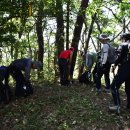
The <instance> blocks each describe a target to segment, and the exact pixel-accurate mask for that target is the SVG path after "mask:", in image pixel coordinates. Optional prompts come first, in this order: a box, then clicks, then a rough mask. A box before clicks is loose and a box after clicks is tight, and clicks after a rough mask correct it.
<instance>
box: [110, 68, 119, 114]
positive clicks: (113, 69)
mask: <svg viewBox="0 0 130 130" xmlns="http://www.w3.org/2000/svg"><path fill="white" fill-rule="evenodd" d="M112 73H113V77H114V83H115V92H116V98H117V113H118V114H119V113H120V105H119V99H118V90H117V86H116V75H115V68H114V66H112Z"/></svg>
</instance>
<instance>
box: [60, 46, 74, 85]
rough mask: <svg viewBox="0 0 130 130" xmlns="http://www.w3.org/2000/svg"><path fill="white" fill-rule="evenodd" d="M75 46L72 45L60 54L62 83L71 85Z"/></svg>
mask: <svg viewBox="0 0 130 130" xmlns="http://www.w3.org/2000/svg"><path fill="white" fill-rule="evenodd" d="M73 52H74V48H73V47H71V48H70V49H68V50H65V51H62V52H61V53H60V55H59V61H58V64H59V70H60V83H61V85H69V83H70V81H69V79H68V77H69V75H70V66H71V63H72V56H73Z"/></svg>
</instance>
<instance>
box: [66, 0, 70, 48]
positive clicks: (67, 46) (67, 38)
mask: <svg viewBox="0 0 130 130" xmlns="http://www.w3.org/2000/svg"><path fill="white" fill-rule="evenodd" d="M69 17H70V0H68V2H67V16H66V21H67V23H66V50H67V49H69V23H70V20H69Z"/></svg>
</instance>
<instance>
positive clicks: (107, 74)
mask: <svg viewBox="0 0 130 130" xmlns="http://www.w3.org/2000/svg"><path fill="white" fill-rule="evenodd" d="M110 68H111V65H110V64H108V63H106V65H105V70H104V78H105V84H106V89H107V90H109V89H110Z"/></svg>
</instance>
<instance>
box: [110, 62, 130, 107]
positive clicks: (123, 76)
mask: <svg viewBox="0 0 130 130" xmlns="http://www.w3.org/2000/svg"><path fill="white" fill-rule="evenodd" d="M122 83H125V92H126V96H127V108H130V69H129V65H128V63H127V62H126V63H124V64H122V65H121V66H120V67H119V69H118V72H117V75H116V76H115V78H114V79H113V82H112V84H111V91H112V96H113V100H114V103H115V105H120V95H119V89H120V86H121V84H122Z"/></svg>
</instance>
